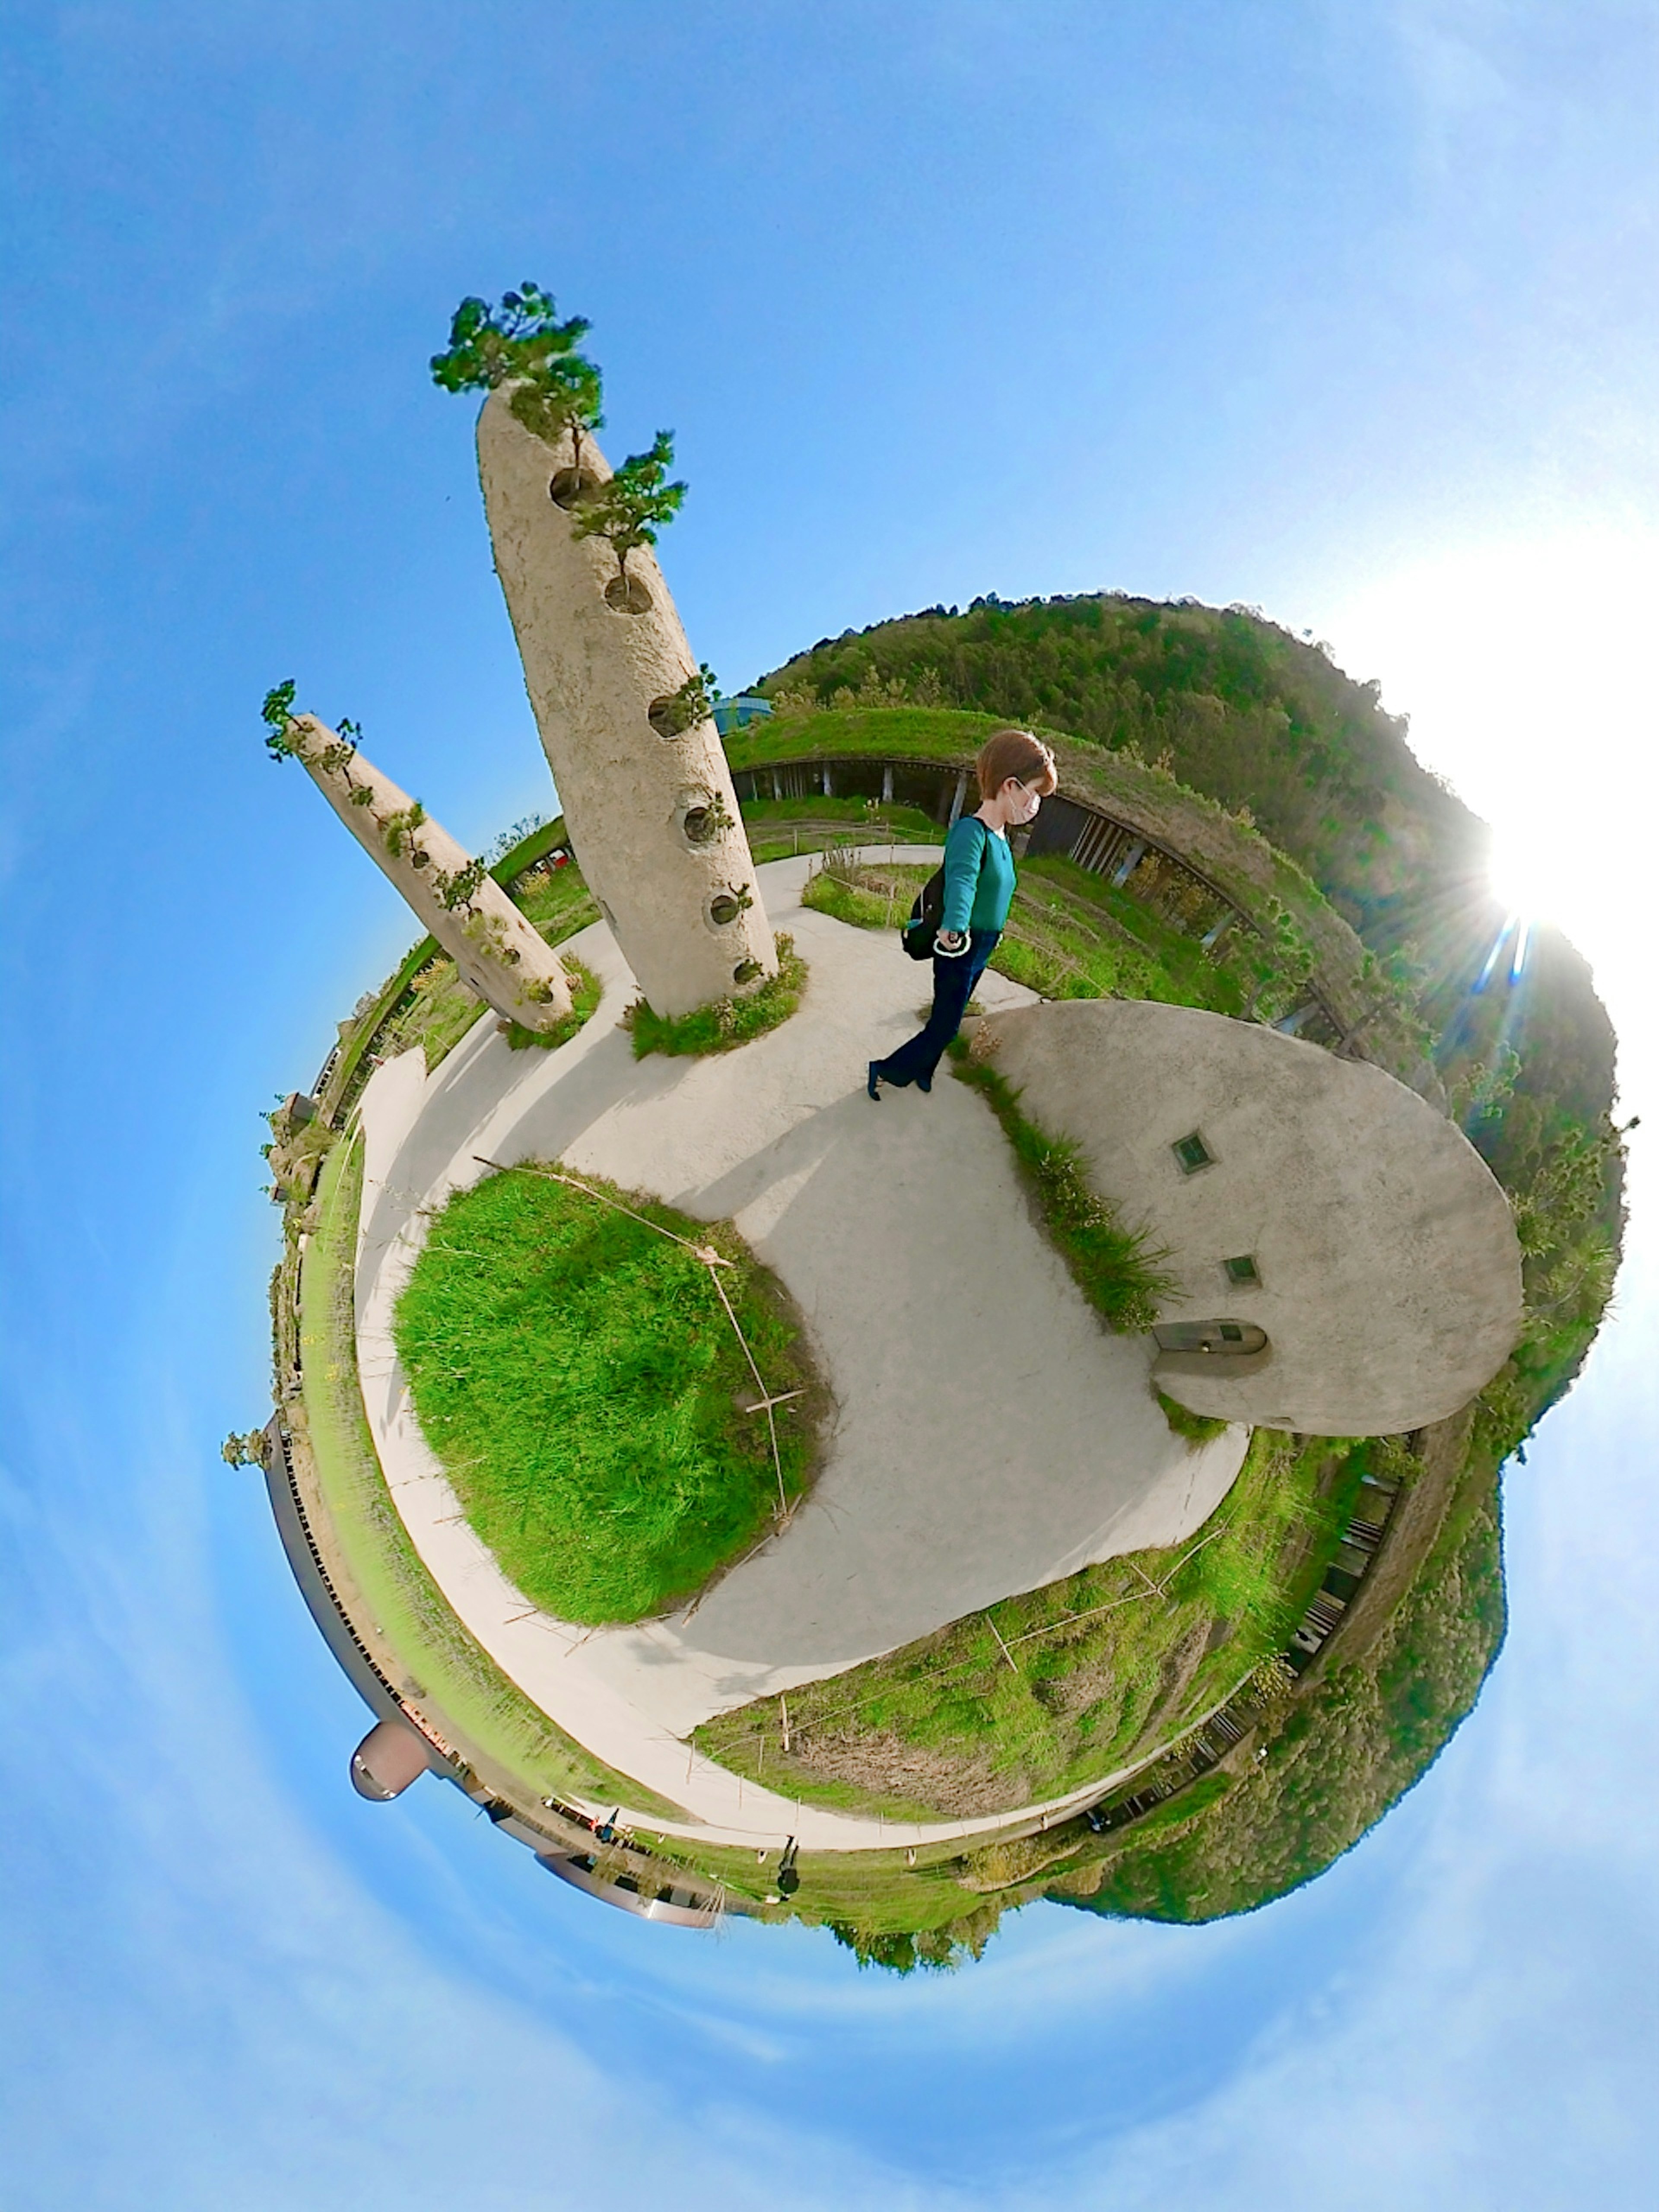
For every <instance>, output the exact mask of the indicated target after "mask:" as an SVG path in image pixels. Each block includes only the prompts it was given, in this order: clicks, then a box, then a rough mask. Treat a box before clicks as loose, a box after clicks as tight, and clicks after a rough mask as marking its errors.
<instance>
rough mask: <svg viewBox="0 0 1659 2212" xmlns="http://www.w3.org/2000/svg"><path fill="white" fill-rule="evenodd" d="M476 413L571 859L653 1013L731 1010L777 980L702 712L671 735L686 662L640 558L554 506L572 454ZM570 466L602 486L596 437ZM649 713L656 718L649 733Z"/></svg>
mask: <svg viewBox="0 0 1659 2212" xmlns="http://www.w3.org/2000/svg"><path fill="white" fill-rule="evenodd" d="M510 399H511V392H510V389H509V388H508V387H507V386H501V387H500V388H499V389H498V390H496V391H495V392H491V393H490V395H489V398H488V399H487V400H486V401H485V402H484V404H483V409H482V410H480V413H479V416H478V473H479V478H480V481H481V483H483V496H484V507H485V511H486V513H487V514H488V517H489V534H490V538H491V539H492V541H493V544H494V547H495V568H496V573H497V574H499V576H500V577H501V588H502V590H503V591H504V592H506V594H507V610H508V612H509V613H510V614H511V616H512V617H513V629H514V630H515V631H516V633H517V635H518V641H519V652H520V657H521V659H523V662H524V670H525V683H526V688H527V690H528V691H529V694H530V703H531V706H532V708H533V709H534V711H535V715H536V721H537V726H538V728H539V730H540V732H541V737H542V744H543V746H544V750H545V751H546V754H547V757H548V762H549V764H550V767H551V769H552V770H553V780H554V782H555V784H556V786H557V788H558V793H559V803H560V805H562V808H563V810H564V817H565V822H566V823H567V825H568V829H569V831H570V836H571V840H572V842H573V844H574V848H575V852H576V858H577V860H578V861H579V863H580V866H581V870H582V873H583V875H584V876H585V878H586V881H587V883H588V884H589V886H590V887H591V888H592V891H593V894H594V896H595V897H596V898H597V899H598V901H599V908H600V910H601V912H602V913H603V914H604V915H605V920H606V921H608V922H609V924H610V925H611V929H612V931H613V932H614V933H615V935H616V938H617V943H618V944H619V945H620V946H621V947H622V951H623V957H624V959H625V960H626V961H627V962H628V964H629V967H630V968H631V969H632V970H633V972H634V975H635V979H636V980H637V981H638V983H639V986H640V988H641V991H642V992H643V993H644V994H645V997H646V999H647V1002H648V1003H649V1005H650V1006H651V1007H652V1008H653V1011H654V1012H657V1013H659V1014H661V1015H664V1016H665V1017H668V1018H673V1017H675V1016H678V1015H680V1014H685V1013H689V1012H690V1011H691V1010H692V1009H693V1008H694V1007H696V1006H707V1005H710V1004H712V1003H714V1001H716V1000H720V999H727V998H730V997H732V994H733V993H734V992H738V991H741V990H743V989H744V988H745V987H749V986H751V985H753V984H757V983H758V982H759V981H761V980H762V979H763V977H764V976H767V975H772V974H774V973H775V970H776V967H777V956H776V953H775V951H774V949H773V944H772V932H771V929H770V927H769V925H768V922H767V919H766V915H765V910H764V908H763V906H762V904H761V899H760V891H759V888H758V886H757V883H756V880H755V867H754V862H753V860H752V859H751V858H750V851H749V840H748V838H747V836H745V835H744V828H743V822H742V817H741V816H740V814H739V812H738V800H737V794H736V793H735V792H734V791H733V789H732V776H731V771H730V770H729V769H727V767H726V755H725V752H724V750H722V748H721V745H720V736H719V733H718V732H717V731H716V730H715V727H714V721H713V719H712V717H708V716H705V717H703V718H702V719H700V720H696V722H694V723H693V724H692V726H690V727H689V728H686V729H684V730H676V729H674V728H673V727H672V726H671V725H672V720H673V718H672V716H671V714H669V713H668V712H667V702H669V701H670V700H671V698H672V697H673V696H674V694H675V693H677V692H678V691H679V690H680V688H681V686H682V685H683V684H684V683H685V682H686V681H687V679H688V678H692V677H695V676H696V673H697V663H696V659H694V658H693V655H692V653H691V648H690V646H689V645H688V644H687V642H686V638H685V632H684V629H682V628H681V626H680V619H679V616H678V613H677V612H676V611H675V608H674V602H673V600H672V599H671V598H670V597H669V594H668V586H666V584H665V583H664V581H663V578H662V571H661V569H660V568H659V567H658V566H657V563H656V562H655V561H654V560H653V557H652V555H651V551H650V549H649V547H646V546H642V547H641V548H640V549H639V550H638V551H636V552H633V553H630V554H629V561H628V574H629V582H630V584H631V585H632V586H634V587H635V588H634V590H633V591H632V592H630V593H629V595H627V598H626V600H625V602H624V597H623V594H622V593H621V592H610V594H609V596H607V592H608V587H609V586H611V585H612V584H613V583H614V581H615V580H616V577H617V558H616V556H615V554H614V553H612V552H611V550H610V548H609V546H608V545H607V544H605V541H604V540H603V539H602V538H576V537H575V536H574V535H573V532H572V528H571V519H570V515H569V513H568V510H567V509H566V508H565V507H562V506H561V505H560V504H559V503H558V501H557V500H556V498H555V497H554V496H553V493H554V491H555V490H562V483H561V478H562V477H567V478H568V474H569V471H570V462H571V449H570V447H569V445H568V441H567V442H566V443H565V444H564V445H563V446H562V448H561V449H560V450H555V449H554V448H553V447H550V446H548V445H546V444H545V443H544V441H542V440H541V439H540V438H538V437H537V436H536V435H534V434H533V433H532V431H529V430H527V429H526V428H525V427H524V425H523V423H521V422H520V421H519V420H518V419H517V417H516V416H514V415H513V412H512V409H511V405H510V404H509V403H510ZM582 470H583V473H584V475H585V476H586V475H592V476H594V477H598V478H599V479H601V480H603V479H604V478H605V477H608V476H609V475H610V474H611V471H610V468H609V466H608V465H607V464H606V462H605V457H604V455H603V454H602V453H600V452H599V448H598V447H597V446H596V445H595V444H594V443H593V441H592V439H591V438H584V440H583V441H582ZM653 710H654V714H655V720H654V721H653Z"/></svg>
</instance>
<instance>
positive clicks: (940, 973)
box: [876, 929, 1002, 1089]
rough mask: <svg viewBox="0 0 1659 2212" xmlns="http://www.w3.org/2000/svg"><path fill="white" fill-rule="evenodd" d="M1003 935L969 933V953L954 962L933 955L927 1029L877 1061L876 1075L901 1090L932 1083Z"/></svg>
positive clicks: (979, 931) (988, 931) (980, 931)
mask: <svg viewBox="0 0 1659 2212" xmlns="http://www.w3.org/2000/svg"><path fill="white" fill-rule="evenodd" d="M1001 935H1002V932H1001V931H1000V929H975V930H970V931H969V934H968V950H967V951H965V952H960V953H958V954H957V957H956V958H955V959H954V960H947V959H946V958H945V956H944V954H943V953H941V952H936V953H935V954H934V955H933V1012H932V1013H930V1014H929V1015H928V1017H927V1028H926V1029H923V1030H917V1032H916V1034H915V1036H913V1037H912V1038H911V1039H910V1041H909V1042H908V1044H902V1045H901V1046H900V1047H899V1048H898V1050H897V1051H896V1052H895V1053H890V1054H889V1055H888V1057H887V1058H886V1059H885V1060H878V1061H877V1062H876V1073H877V1074H878V1076H879V1077H880V1079H881V1080H882V1081H883V1082H884V1083H890V1084H892V1085H894V1086H895V1088H896V1089H902V1087H903V1085H905V1084H907V1083H914V1082H915V1079H916V1078H917V1077H918V1076H925V1077H926V1078H927V1081H928V1082H929V1083H931V1082H932V1081H933V1070H934V1069H935V1068H936V1067H937V1066H939V1061H940V1060H942V1059H943V1058H944V1056H945V1046H946V1045H947V1044H949V1043H950V1042H951V1038H952V1037H953V1036H955V1035H956V1033H957V1030H959V1029H960V1028H961V1027H962V1017H963V1013H964V1012H966V1011H967V1006H968V1001H969V999H971V998H972V997H973V995H974V986H975V983H977V982H978V981H979V979H980V977H981V975H983V974H984V973H985V963H986V962H987V960H988V959H989V958H990V957H991V955H992V954H993V953H994V951H996V949H997V940H998V939H999V938H1000V936H1001Z"/></svg>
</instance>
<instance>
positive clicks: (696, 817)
mask: <svg viewBox="0 0 1659 2212" xmlns="http://www.w3.org/2000/svg"><path fill="white" fill-rule="evenodd" d="M719 834H720V817H719V816H718V815H717V814H716V813H715V811H714V808H713V807H712V806H688V807H687V808H686V810H685V842H686V843H687V844H688V845H707V844H708V842H710V841H711V839H713V838H714V837H716V836H718V835H719Z"/></svg>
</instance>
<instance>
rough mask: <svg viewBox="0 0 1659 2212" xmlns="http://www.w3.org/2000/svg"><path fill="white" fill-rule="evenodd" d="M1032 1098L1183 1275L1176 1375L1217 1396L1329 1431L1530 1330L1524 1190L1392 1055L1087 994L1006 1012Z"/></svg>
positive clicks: (1171, 1367) (995, 1044) (1169, 1323)
mask: <svg viewBox="0 0 1659 2212" xmlns="http://www.w3.org/2000/svg"><path fill="white" fill-rule="evenodd" d="M975 1050H976V1051H980V1050H989V1051H990V1052H992V1053H994V1064H995V1066H996V1067H997V1069H998V1072H999V1073H1000V1074H1001V1075H1002V1076H1003V1077H1004V1078H1005V1079H1006V1080H1007V1081H1008V1082H1009V1083H1010V1084H1011V1085H1012V1086H1013V1087H1014V1089H1015V1090H1016V1091H1018V1093H1019V1095H1020V1108H1021V1110H1022V1112H1024V1113H1025V1114H1026V1115H1029V1116H1030V1119H1031V1120H1032V1121H1035V1122H1036V1124H1037V1125H1038V1126H1039V1127H1041V1128H1042V1129H1043V1130H1044V1131H1045V1132H1046V1133H1048V1134H1050V1135H1054V1136H1064V1137H1068V1138H1070V1139H1073V1141H1074V1142H1075V1143H1077V1144H1078V1145H1079V1146H1081V1147H1082V1149H1083V1152H1084V1156H1085V1164H1086V1170H1087V1173H1088V1176H1089V1179H1090V1181H1091V1183H1092V1185H1093V1187H1094V1188H1096V1189H1097V1191H1098V1192H1099V1194H1101V1196H1102V1197H1103V1198H1105V1199H1107V1200H1109V1201H1110V1202H1111V1204H1112V1205H1113V1206H1115V1208H1116V1210H1117V1212H1118V1214H1119V1217H1120V1218H1121V1219H1122V1220H1123V1221H1124V1222H1125V1224H1126V1225H1129V1226H1133V1227H1137V1228H1144V1229H1146V1231H1148V1232H1149V1233H1150V1235H1151V1237H1152V1241H1153V1242H1154V1243H1156V1244H1158V1245H1163V1246H1167V1247H1168V1248H1169V1251H1170V1259H1169V1261H1168V1262H1167V1263H1166V1264H1167V1267H1168V1270H1169V1272H1170V1273H1171V1274H1172V1275H1173V1277H1174V1278H1175V1281H1176V1290H1175V1292H1174V1294H1173V1295H1172V1296H1171V1297H1170V1299H1169V1301H1168V1303H1167V1304H1166V1306H1165V1308H1164V1312H1163V1315H1162V1316H1161V1320H1160V1324H1159V1327H1158V1330H1157V1332H1156V1334H1157V1337H1158V1342H1159V1344H1160V1346H1162V1353H1161V1356H1160V1358H1158V1363H1157V1364H1156V1366H1155V1367H1154V1369H1153V1379H1154V1381H1155V1382H1156V1383H1158V1386H1159V1387H1160V1388H1161V1389H1164V1390H1165V1391H1167V1392H1168V1394H1169V1395H1170V1396H1171V1397H1172V1398H1175V1399H1177V1400H1179V1401H1180V1402H1181V1403H1182V1405H1184V1406H1187V1407H1189V1408H1190V1409H1191V1410H1192V1411H1193V1412H1194V1413H1206V1414H1212V1415H1217V1416H1220V1417H1222V1418H1225V1419H1228V1420H1234V1421H1249V1422H1251V1423H1253V1424H1255V1425H1260V1426H1261V1427H1264V1428H1273V1429H1290V1430H1297V1431H1301V1432H1303V1433H1304V1434H1305V1435H1310V1436H1353V1437H1358V1436H1389V1435H1398V1434H1401V1433H1402V1432H1403V1431H1407V1430H1410V1429H1416V1428H1421V1427H1423V1426H1425V1425H1426V1424H1427V1423H1429V1422H1431V1421H1437V1420H1441V1419H1444V1418H1445V1417H1446V1416H1447V1415H1448V1414H1450V1413H1455V1412H1456V1411H1457V1409H1458V1408H1459V1407H1462V1406H1463V1405H1466V1404H1467V1403H1468V1401H1469V1400H1470V1399H1471V1398H1472V1397H1474V1395H1475V1393H1476V1392H1477V1391H1478V1390H1480V1389H1482V1388H1483V1387H1484V1386H1485V1385H1486V1383H1489V1382H1490V1381H1491V1380H1492V1376H1494V1375H1495V1374H1496V1373H1497V1371H1498V1369H1499V1368H1500V1367H1501V1366H1502V1365H1503V1364H1504V1360H1505V1359H1506V1358H1508V1357H1509V1355H1510V1352H1511V1350H1512V1349H1513V1348H1514V1346H1515V1343H1516V1338H1517V1337H1518V1336H1519V1334H1520V1330H1521V1253H1520V1247H1519V1245H1518V1243H1517V1242H1516V1234H1515V1225H1514V1220H1513V1218H1512V1216H1511V1214H1510V1206H1509V1200H1507V1199H1506V1198H1505V1197H1504V1193H1503V1191H1502V1190H1501V1189H1500V1188H1499V1187H1498V1182H1497V1181H1496V1180H1495V1178H1494V1177H1493V1176H1492V1172H1491V1170H1489V1169H1488V1168H1487V1166H1486V1163H1485V1162H1484V1161H1483V1160H1482V1159H1481V1158H1480V1154H1479V1153H1478V1152H1476V1151H1475V1150H1474V1146H1472V1145H1471V1144H1470V1143H1469V1142H1468V1139H1467V1138H1465V1137H1464V1136H1463V1134H1462V1132H1461V1131H1460V1130H1459V1129H1458V1128H1457V1127H1455V1125H1454V1124H1453V1123H1452V1122H1450V1121H1447V1120H1445V1119H1444V1117H1443V1115H1439V1114H1437V1112H1436V1111H1435V1110H1434V1109H1433V1108H1432V1107H1431V1106H1429V1105H1427V1104H1426V1103H1425V1102H1424V1101H1423V1100H1422V1099H1421V1098H1419V1097H1417V1096H1416V1095H1415V1094H1414V1093H1413V1092H1412V1091H1407V1089H1406V1087H1405V1085H1403V1084H1401V1083H1398V1082H1396V1081H1395V1079H1394V1078H1393V1077H1392V1076H1391V1075H1387V1074H1385V1073H1383V1070H1382V1069H1381V1068H1379V1067H1374V1066H1370V1065H1369V1064H1368V1063H1366V1062H1364V1061H1361V1060H1342V1059H1339V1058H1338V1057H1337V1056H1336V1055H1335V1054H1332V1053H1328V1052H1325V1051H1322V1050H1321V1049H1320V1048H1319V1047H1318V1046H1316V1045H1310V1044H1304V1043H1303V1042H1299V1041H1298V1040H1297V1039H1296V1038H1294V1037H1288V1036H1280V1035H1279V1033H1278V1032H1277V1031H1276V1030H1269V1029H1264V1028H1261V1027H1260V1026H1259V1025H1257V1024H1254V1023H1249V1022H1237V1021H1229V1020H1228V1019H1226V1018H1225V1017H1224V1016H1222V1015H1219V1014H1211V1013H1202V1012H1199V1011H1197V1010H1196V1009H1195V1008H1193V1007H1188V1006H1159V1005H1155V1004H1152V1003H1150V1002H1146V1001H1139V1000H1066V1001H1062V1002H1060V1003H1055V1004H1050V1005H1045V1006H1031V1007H1026V1008H1023V1009H1020V1010H1018V1011H1016V1012H1006V1013H1000V1014H997V1015H995V1016H994V1017H993V1018H989V1019H987V1021H986V1022H984V1023H983V1024H981V1032H980V1040H979V1041H978V1042H976V1044H975Z"/></svg>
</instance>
